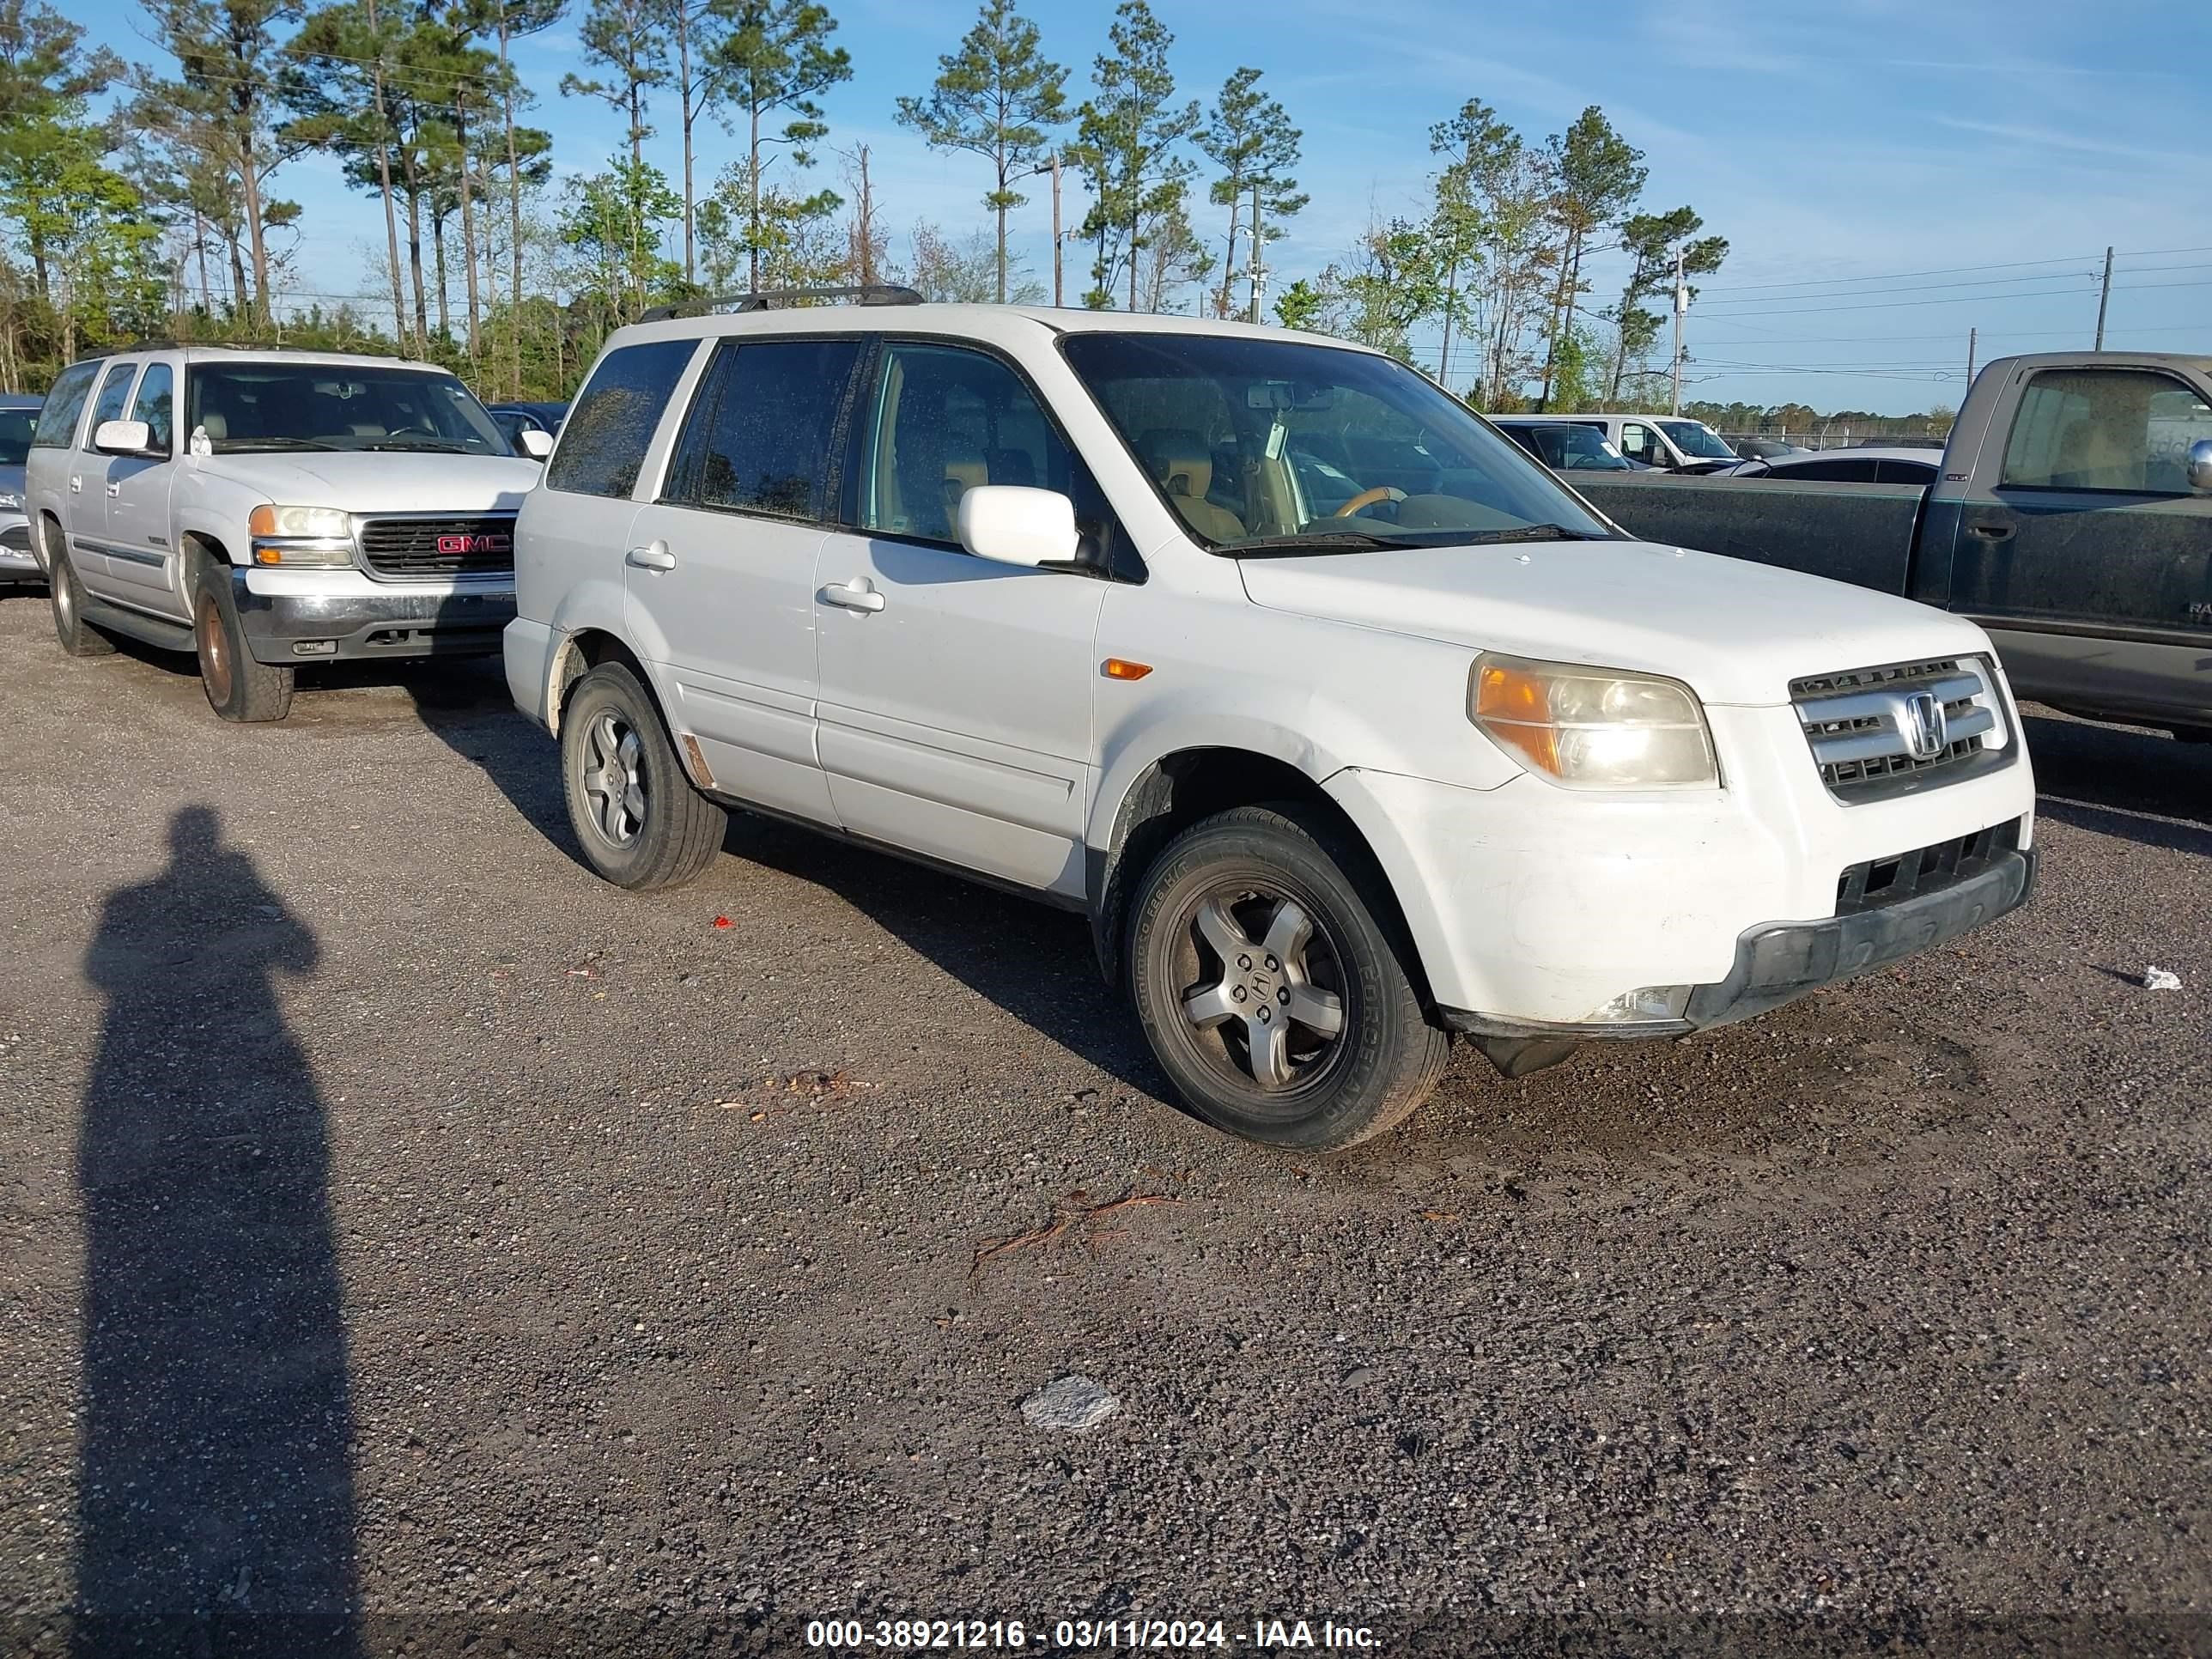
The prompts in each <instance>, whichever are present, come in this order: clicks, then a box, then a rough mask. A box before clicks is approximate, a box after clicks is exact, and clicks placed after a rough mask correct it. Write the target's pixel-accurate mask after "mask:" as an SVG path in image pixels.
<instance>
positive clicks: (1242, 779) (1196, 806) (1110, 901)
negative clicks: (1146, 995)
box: [1085, 744, 1428, 1000]
mask: <svg viewBox="0 0 2212 1659" xmlns="http://www.w3.org/2000/svg"><path fill="white" fill-rule="evenodd" d="M1274 801H1288V802H1293V803H1295V804H1297V805H1299V806H1301V807H1304V808H1305V809H1306V810H1308V811H1310V812H1312V813H1314V814H1315V815H1316V816H1317V817H1320V818H1321V819H1322V820H1323V821H1324V822H1326V823H1329V824H1330V825H1331V826H1332V827H1333V828H1334V829H1336V830H1337V831H1338V832H1339V833H1340V835H1341V836H1343V837H1344V839H1345V841H1346V842H1347V843H1348V844H1349V845H1350V846H1352V848H1354V849H1355V850H1356V852H1357V854H1358V856H1361V857H1364V858H1365V859H1366V860H1369V861H1370V864H1371V866H1372V867H1373V870H1374V872H1375V873H1376V875H1377V876H1378V877H1379V878H1381V886H1382V890H1384V891H1386V892H1388V893H1389V894H1390V895H1391V902H1392V904H1393V906H1394V909H1395V906H1396V904H1397V899H1396V887H1395V884H1393V883H1392V882H1391V880H1390V879H1389V872H1387V870H1386V869H1385V868H1384V866H1383V860H1381V859H1380V858H1378V857H1377V856H1376V851H1375V848H1374V847H1373V846H1372V845H1371V844H1370V841H1369V839H1368V836H1366V834H1365V833H1364V830H1363V829H1361V827H1360V825H1359V824H1358V822H1357V821H1356V820H1355V819H1354V818H1353V817H1352V814H1351V813H1350V812H1348V811H1346V810H1345V808H1344V806H1343V805H1342V803H1340V801H1338V800H1337V799H1336V798H1335V797H1334V795H1332V794H1331V793H1329V792H1328V789H1327V788H1326V787H1323V786H1322V782H1321V781H1320V780H1319V779H1317V778H1316V777H1314V776H1313V775H1311V774H1310V773H1308V772H1305V771H1304V770H1302V769H1299V768H1298V767H1297V766H1296V765H1293V764H1292V763H1291V762H1289V761H1287V760H1285V759H1283V758H1282V757H1280V756H1278V755H1270V754H1266V753H1263V752H1261V751H1260V750H1253V749H1245V748H1240V747H1237V746H1236V745H1234V744H1218V745H1217V744H1206V745H1194V746H1191V747H1188V748H1183V749H1178V750H1173V751H1171V752H1170V753H1168V754H1164V755H1162V756H1160V757H1158V758H1157V759H1155V760H1153V761H1152V762H1151V763H1149V764H1148V765H1146V767H1145V768H1144V769H1142V770H1141V771H1139V773H1138V774H1137V775H1136V776H1135V777H1134V778H1133V780H1131V781H1130V784H1129V787H1127V789H1126V790H1124V791H1123V792H1122V794H1121V800H1120V802H1119V804H1118V805H1116V807H1115V812H1114V817H1113V823H1112V828H1111V829H1110V831H1109V834H1108V835H1107V836H1106V837H1105V839H1104V842H1103V845H1098V844H1093V845H1091V846H1088V847H1086V848H1085V866H1086V868H1085V887H1086V896H1087V900H1088V902H1087V906H1086V908H1088V910H1089V912H1090V916H1091V947H1092V949H1093V950H1094V951H1096V952H1097V958H1098V966H1099V969H1100V971H1101V972H1102V973H1103V974H1104V975H1105V976H1106V981H1107V983H1109V985H1113V986H1116V987H1118V986H1119V985H1120V984H1121V969H1122V966H1123V960H1122V959H1123V953H1124V951H1125V948H1126V943H1127V932H1128V917H1129V907H1130V903H1131V901H1132V899H1133V894H1134V890H1135V886H1136V884H1137V882H1138V881H1139V879H1140V878H1142V877H1143V875H1144V873H1145V872H1146V870H1147V869H1148V868H1150V867H1151V866H1152V860H1154V859H1156V858H1158V856H1159V854H1160V851H1161V849H1162V848H1164V847H1166V846H1167V844H1168V843H1169V842H1171V841H1173V840H1174V839H1175V837H1176V836H1178V835H1180V834H1182V831H1183V830H1185V829H1188V828H1189V827H1190V826H1191V825H1192V824H1194V823H1198V822H1200V820H1201V819H1205V818H1208V817H1212V816H1213V815H1214V814H1215V813H1217V812H1225V811H1228V810H1229V809H1230V808H1231V807H1236V806H1253V805H1260V804H1261V803H1263V802H1274ZM1377 920H1378V921H1382V922H1383V924H1384V925H1385V926H1386V927H1393V928H1395V930H1396V932H1397V935H1398V937H1399V938H1401V939H1405V940H1406V941H1407V951H1408V954H1409V960H1408V962H1407V969H1408V970H1409V971H1410V973H1411V975H1412V977H1413V983H1414V988H1415V989H1416V990H1417V991H1419V993H1420V994H1421V996H1422V998H1423V1000H1426V999H1427V996H1428V990H1427V981H1426V975H1425V974H1424V973H1423V972H1422V971H1421V964H1420V953H1419V949H1418V947H1417V946H1416V945H1413V936H1412V933H1411V932H1410V930H1408V929H1407V927H1406V925H1405V917H1404V916H1403V915H1402V914H1393V915H1390V916H1388V917H1378V918H1377Z"/></svg>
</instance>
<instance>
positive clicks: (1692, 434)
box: [1659, 421, 1741, 461]
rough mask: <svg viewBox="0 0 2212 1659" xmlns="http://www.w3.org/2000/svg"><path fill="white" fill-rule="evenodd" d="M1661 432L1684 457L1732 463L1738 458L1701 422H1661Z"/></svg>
mask: <svg viewBox="0 0 2212 1659" xmlns="http://www.w3.org/2000/svg"><path fill="white" fill-rule="evenodd" d="M1659 428H1660V429H1661V430H1662V431H1663V432H1664V433H1666V435H1668V437H1670V438H1672V439H1673V440H1674V447H1675V448H1677V449H1679V450H1680V451H1681V452H1682V453H1684V454H1685V455H1694V456H1697V457H1699V459H1704V460H1710V461H1733V460H1738V459H1741V457H1739V456H1738V455H1737V454H1736V453H1735V451H1734V450H1733V449H1730V448H1729V447H1728V446H1727V445H1726V444H1724V443H1723V442H1722V441H1721V435H1720V434H1719V433H1717V432H1716V431H1714V430H1713V429H1712V428H1711V427H1709V426H1707V425H1706V424H1705V422H1703V421H1662V422H1659Z"/></svg>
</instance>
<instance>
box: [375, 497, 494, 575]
mask: <svg viewBox="0 0 2212 1659" xmlns="http://www.w3.org/2000/svg"><path fill="white" fill-rule="evenodd" d="M360 534H361V558H362V563H363V564H365V565H367V566H368V569H369V573H370V574H372V575H377V576H398V577H410V578H413V577H424V576H429V577H440V576H506V575H512V574H513V571H514V514H513V513H477V514H474V515H471V516H468V517H460V516H455V517H453V518H422V519H363V520H362V521H361V525H360Z"/></svg>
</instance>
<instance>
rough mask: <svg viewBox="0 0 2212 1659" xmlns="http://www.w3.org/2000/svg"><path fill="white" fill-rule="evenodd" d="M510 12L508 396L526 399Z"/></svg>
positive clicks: (503, 73)
mask: <svg viewBox="0 0 2212 1659" xmlns="http://www.w3.org/2000/svg"><path fill="white" fill-rule="evenodd" d="M499 82H500V87H501V100H500V101H501V114H502V116H503V118H504V119H505V121H506V124H507V243H508V246H507V256H508V261H509V263H510V264H511V265H512V267H513V269H512V270H511V272H510V273H509V274H510V275H511V276H512V277H513V287H512V289H510V291H509V293H508V295H507V308H508V310H509V312H510V313H512V316H511V318H510V320H509V322H508V325H507V332H508V333H509V334H510V335H511V336H513V341H512V344H513V351H512V354H511V360H510V362H509V365H508V374H507V396H509V397H510V398H520V396H521V395H522V164H521V162H520V161H518V160H517V159H516V157H515V150H514V71H513V68H512V67H511V66H510V65H509V64H508V63H507V8H506V7H505V6H501V8H500V13H499Z"/></svg>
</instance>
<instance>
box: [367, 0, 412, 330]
mask: <svg viewBox="0 0 2212 1659" xmlns="http://www.w3.org/2000/svg"><path fill="white" fill-rule="evenodd" d="M368 33H369V37H370V39H371V40H374V42H375V46H374V50H375V52H376V56H375V57H374V58H373V59H371V60H370V63H369V84H370V85H371V87H373V88H374V92H375V102H376V185H377V190H378V192H379V193H380V195H381V196H382V197H384V243H385V253H386V258H387V259H388V260H389V262H390V270H391V271H392V341H393V343H395V344H396V345H398V348H399V349H401V350H402V351H404V350H405V349H407V296H406V295H405V293H404V292H403V291H402V289H401V288H400V286H399V218H398V214H397V213H396V212H395V211H394V210H393V208H392V145H391V143H390V142H389V140H390V137H391V131H392V124H391V118H390V117H389V116H388V115H387V114H386V112H385V107H384V42H383V40H382V38H381V37H380V35H378V33H377V27H376V0H368Z"/></svg>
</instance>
